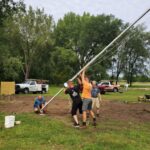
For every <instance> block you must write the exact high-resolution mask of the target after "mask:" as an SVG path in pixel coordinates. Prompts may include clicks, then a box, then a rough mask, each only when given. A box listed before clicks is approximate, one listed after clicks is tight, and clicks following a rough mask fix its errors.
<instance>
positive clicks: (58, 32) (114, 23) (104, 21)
mask: <svg viewBox="0 0 150 150" xmlns="http://www.w3.org/2000/svg"><path fill="white" fill-rule="evenodd" d="M121 25H122V22H121V20H119V19H116V18H115V17H114V16H111V15H110V16H107V15H98V16H91V15H90V14H88V13H84V14H83V16H79V15H76V14H74V13H68V14H66V15H65V16H64V18H63V19H60V20H59V21H58V23H57V26H56V28H55V37H56V44H57V45H58V46H61V47H65V48H69V49H72V51H75V52H76V55H77V57H78V64H79V69H80V68H82V67H83V66H84V65H85V64H86V63H87V62H89V61H90V60H91V59H92V58H93V57H94V56H95V55H96V54H97V53H99V52H100V51H101V50H102V49H103V48H104V47H105V46H106V45H107V44H108V43H110V42H111V41H112V40H113V39H114V37H116V35H118V33H119V32H120V26H121ZM101 66H103V67H104V68H107V67H108V61H105V63H103V64H99V67H98V68H99V69H100V68H101ZM101 70H103V71H104V70H105V72H106V69H101ZM93 71H95V70H93ZM93 74H95V72H93ZM104 74H105V73H104Z"/></svg>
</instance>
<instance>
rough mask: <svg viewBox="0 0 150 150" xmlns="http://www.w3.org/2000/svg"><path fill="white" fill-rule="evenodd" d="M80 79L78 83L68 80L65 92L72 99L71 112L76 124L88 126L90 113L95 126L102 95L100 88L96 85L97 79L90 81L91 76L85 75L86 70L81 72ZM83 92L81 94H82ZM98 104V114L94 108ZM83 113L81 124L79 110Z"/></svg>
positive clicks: (76, 125) (83, 126)
mask: <svg viewBox="0 0 150 150" xmlns="http://www.w3.org/2000/svg"><path fill="white" fill-rule="evenodd" d="M77 79H78V84H77V85H74V84H73V82H72V81H68V82H67V85H68V87H66V89H65V93H66V94H69V95H70V97H71V99H72V110H71V114H72V116H73V119H74V126H75V127H81V128H86V127H87V117H89V114H90V115H91V117H92V119H93V126H96V116H97V117H99V108H100V101H101V95H100V90H99V88H98V87H97V85H96V81H92V82H90V80H89V78H88V77H87V76H86V75H85V70H84V71H83V72H82V73H81V76H80V77H79V78H77ZM80 93H81V96H80ZM95 105H96V116H95V114H94V112H93V108H94V106H95ZM78 110H79V113H80V114H82V125H81V126H80V125H79V120H78V117H77V111H78Z"/></svg>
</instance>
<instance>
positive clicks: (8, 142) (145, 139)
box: [0, 113, 150, 150]
mask: <svg viewBox="0 0 150 150" xmlns="http://www.w3.org/2000/svg"><path fill="white" fill-rule="evenodd" d="M4 115H5V114H1V113H0V127H1V128H0V149H1V150H41V149H42V150H57V149H58V150H70V149H71V150H77V149H79V150H149V148H150V147H149V146H150V145H149V143H150V133H149V126H150V123H138V124H134V123H131V122H120V121H115V120H111V121H110V120H109V121H105V122H100V123H99V124H98V126H97V128H96V129H95V128H93V127H92V126H89V127H88V129H85V130H78V129H74V128H72V127H71V126H70V124H69V125H67V124H64V123H63V122H62V121H61V120H56V119H53V118H50V117H48V116H37V115H34V114H19V115H17V116H16V120H21V121H22V123H21V125H18V126H15V127H14V128H11V129H4V128H3V127H2V126H3V121H4ZM68 119H69V118H68Z"/></svg>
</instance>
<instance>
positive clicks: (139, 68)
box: [115, 25, 149, 85]
mask: <svg viewBox="0 0 150 150" xmlns="http://www.w3.org/2000/svg"><path fill="white" fill-rule="evenodd" d="M129 34H130V35H129V36H127V38H125V40H124V41H123V42H122V43H121V44H120V46H119V47H118V49H117V54H116V55H115V58H116V80H117V81H118V78H119V75H120V73H121V72H122V73H123V74H124V76H125V78H126V79H127V82H128V83H129V84H130V85H132V82H133V77H134V76H136V75H142V74H143V73H144V72H145V71H146V68H147V67H146V63H145V62H146V61H147V59H148V58H149V52H148V47H149V46H148V45H149V44H148V42H147V41H148V36H147V33H146V32H145V29H144V27H143V26H141V25H140V26H138V27H136V28H133V29H131V30H130V33H129ZM143 75H144V74H143Z"/></svg>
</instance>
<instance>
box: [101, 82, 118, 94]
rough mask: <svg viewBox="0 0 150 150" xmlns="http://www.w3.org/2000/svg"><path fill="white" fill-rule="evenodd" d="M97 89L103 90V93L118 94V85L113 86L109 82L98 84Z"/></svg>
mask: <svg viewBox="0 0 150 150" xmlns="http://www.w3.org/2000/svg"><path fill="white" fill-rule="evenodd" d="M98 87H99V89H100V90H103V91H105V92H118V91H119V88H120V85H118V84H113V82H110V81H104V82H101V83H99V84H98Z"/></svg>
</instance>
